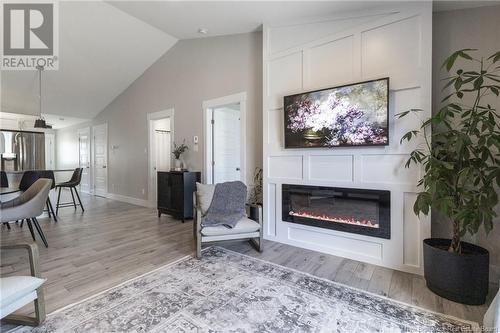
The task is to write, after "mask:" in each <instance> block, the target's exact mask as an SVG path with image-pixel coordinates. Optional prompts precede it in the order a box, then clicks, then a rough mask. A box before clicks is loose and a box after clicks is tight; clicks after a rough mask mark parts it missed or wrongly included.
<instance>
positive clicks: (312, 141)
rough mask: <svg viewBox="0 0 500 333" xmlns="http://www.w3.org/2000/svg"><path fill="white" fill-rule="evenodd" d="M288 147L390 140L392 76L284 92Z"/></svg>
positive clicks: (363, 143) (377, 143) (344, 144)
mask: <svg viewBox="0 0 500 333" xmlns="http://www.w3.org/2000/svg"><path fill="white" fill-rule="evenodd" d="M284 110H285V148H315V147H316V148H318V147H341V146H374V145H387V144H389V126H388V115H389V78H383V79H378V80H372V81H366V82H360V83H355V84H349V85H345V86H340V87H334V88H328V89H323V90H317V91H311V92H306V93H301V94H296V95H291V96H285V100H284Z"/></svg>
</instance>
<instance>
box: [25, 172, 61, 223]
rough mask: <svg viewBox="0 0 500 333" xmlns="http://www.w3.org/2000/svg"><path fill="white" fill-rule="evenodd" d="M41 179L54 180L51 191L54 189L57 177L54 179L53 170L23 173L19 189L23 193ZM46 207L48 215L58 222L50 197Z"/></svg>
mask: <svg viewBox="0 0 500 333" xmlns="http://www.w3.org/2000/svg"><path fill="white" fill-rule="evenodd" d="M40 178H47V179H50V180H52V186H51V190H52V189H54V188H55V187H56V186H55V177H54V171H52V170H32V171H25V172H24V173H23V177H22V178H21V182H20V183H19V189H20V190H21V191H26V190H27V189H28V188H30V186H31V185H33V184H34V183H35V181H37V180H38V179H40ZM46 207H47V213H48V214H49V218H50V217H53V218H54V221H55V222H57V214H56V212H55V211H54V206H52V202H51V201H50V197H47V202H46ZM23 224H24V221H21V227H22V226H23Z"/></svg>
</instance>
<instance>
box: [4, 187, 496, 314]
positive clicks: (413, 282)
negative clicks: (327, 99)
mask: <svg viewBox="0 0 500 333" xmlns="http://www.w3.org/2000/svg"><path fill="white" fill-rule="evenodd" d="M82 200H83V201H84V205H85V208H86V211H85V213H83V214H82V213H81V211H80V210H77V211H75V210H74V209H73V208H64V209H61V210H60V211H59V222H58V223H54V222H53V221H52V220H50V219H48V218H40V219H39V221H40V224H41V225H42V228H43V230H44V231H45V235H46V237H47V240H48V242H49V248H48V249H46V248H45V247H44V246H43V244H41V242H39V248H40V259H41V268H42V275H43V277H44V278H46V279H47V282H46V284H45V286H46V287H45V290H46V305H47V311H48V312H49V313H50V312H52V311H54V310H56V309H58V308H60V307H63V306H65V305H68V304H71V303H74V302H77V301H79V300H82V299H84V298H87V297H89V296H92V295H94V294H96V293H98V292H100V291H103V290H106V289H108V288H110V287H112V286H115V285H117V284H119V283H121V282H124V281H127V280H129V279H131V278H133V277H136V276H138V275H141V274H144V273H147V272H149V271H151V270H153V269H155V268H157V267H160V266H163V265H165V264H168V263H170V262H173V261H175V260H177V259H179V258H182V257H183V256H186V255H190V254H192V253H193V251H194V244H193V238H192V223H191V222H186V223H181V222H180V221H176V220H173V219H171V218H169V217H167V216H165V215H163V216H162V217H161V218H160V219H158V218H157V215H156V212H155V211H154V210H153V209H148V208H143V207H139V206H134V205H131V204H127V203H122V202H118V201H113V200H109V199H104V198H99V197H92V196H88V195H82ZM30 240H31V236H30V234H29V231H28V229H27V228H26V227H24V228H22V229H21V228H19V227H17V226H15V225H13V228H12V230H10V231H9V230H7V229H6V228H5V227H4V226H2V230H1V241H2V242H20V241H30ZM221 245H222V246H224V247H226V248H228V249H231V250H234V251H238V252H241V253H244V254H247V255H250V256H253V257H256V258H261V259H264V260H267V261H270V262H273V263H277V264H280V265H284V266H287V267H291V268H294V269H297V270H300V271H304V272H307V273H310V274H313V275H316V276H319V277H322V278H326V279H330V280H333V281H337V282H340V283H343V284H346V285H349V286H353V287H356V288H359V289H363V290H367V291H370V292H373V293H376V294H380V295H384V296H387V297H389V298H392V299H395V300H398V301H402V302H405V303H408V304H413V305H416V306H419V307H422V308H425V309H429V310H432V311H437V312H441V313H445V314H449V315H453V316H456V317H460V318H464V319H468V320H473V321H481V319H482V316H483V314H484V312H485V311H486V306H465V305H461V304H457V303H454V302H451V301H448V300H446V299H443V298H441V297H438V296H436V295H434V294H433V293H432V292H430V291H429V290H428V289H427V288H426V287H425V281H424V279H423V278H422V277H420V276H417V275H412V274H408V273H403V272H399V271H394V270H391V269H387V268H383V267H378V266H374V265H370V264H364V263H361V262H357V261H354V260H349V259H343V258H340V257H335V256H331V255H326V254H322V253H318V252H314V251H309V250H304V249H300V248H296V247H292V246H288V245H284V244H280V243H275V242H270V241H266V242H265V247H264V252H263V253H257V252H256V251H255V250H253V248H252V247H251V246H250V245H248V243H246V242H235V243H229V244H228V243H226V244H221ZM27 272H28V266H27V256H26V255H25V254H24V253H22V252H17V251H14V252H9V253H5V252H3V253H2V254H1V263H0V274H1V275H2V276H5V275H11V274H19V273H23V274H27ZM493 290H494V287H493V286H492V292H490V295H493Z"/></svg>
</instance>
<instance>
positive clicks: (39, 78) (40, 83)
mask: <svg viewBox="0 0 500 333" xmlns="http://www.w3.org/2000/svg"><path fill="white" fill-rule="evenodd" d="M37 69H38V89H39V91H38V109H39V110H40V119H42V71H43V66H37Z"/></svg>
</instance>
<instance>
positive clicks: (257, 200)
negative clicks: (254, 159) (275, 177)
mask: <svg viewBox="0 0 500 333" xmlns="http://www.w3.org/2000/svg"><path fill="white" fill-rule="evenodd" d="M248 203H249V204H250V205H251V206H250V217H251V218H252V219H254V220H256V219H257V218H258V217H259V210H258V208H257V207H256V206H262V168H259V167H257V168H255V171H254V174H253V186H252V189H251V192H250V196H249V198H248Z"/></svg>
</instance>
